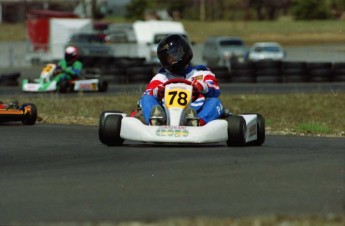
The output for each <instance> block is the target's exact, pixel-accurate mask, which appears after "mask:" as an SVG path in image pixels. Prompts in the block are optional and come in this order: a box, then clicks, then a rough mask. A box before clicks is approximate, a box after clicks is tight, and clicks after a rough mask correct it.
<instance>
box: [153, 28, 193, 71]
mask: <svg viewBox="0 0 345 226" xmlns="http://www.w3.org/2000/svg"><path fill="white" fill-rule="evenodd" d="M157 55H158V59H159V61H160V63H161V65H162V67H164V68H165V69H167V70H169V71H170V72H172V73H175V74H180V73H182V72H183V70H184V69H185V68H186V66H187V65H188V64H189V63H190V61H191V60H192V58H193V51H192V48H191V46H190V44H189V42H188V40H187V39H186V38H185V37H183V36H181V35H178V34H173V35H169V36H167V37H165V38H164V39H162V40H161V41H160V43H159V44H158V47H157Z"/></svg>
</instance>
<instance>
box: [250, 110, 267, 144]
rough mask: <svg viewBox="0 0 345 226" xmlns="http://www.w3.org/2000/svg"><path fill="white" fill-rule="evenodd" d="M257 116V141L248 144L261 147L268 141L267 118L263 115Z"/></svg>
mask: <svg viewBox="0 0 345 226" xmlns="http://www.w3.org/2000/svg"><path fill="white" fill-rule="evenodd" d="M256 115H257V123H256V128H257V139H256V140H254V141H251V142H249V143H247V144H248V145H250V146H261V145H262V144H263V143H264V142H265V139H266V125H265V118H264V117H263V116H262V115H261V114H256Z"/></svg>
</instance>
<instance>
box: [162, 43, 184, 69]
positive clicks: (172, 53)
mask: <svg viewBox="0 0 345 226" xmlns="http://www.w3.org/2000/svg"><path fill="white" fill-rule="evenodd" d="M163 48H164V47H163ZM184 54H185V51H184V50H183V48H182V46H181V45H175V46H171V47H167V48H166V49H163V50H162V55H161V56H162V57H161V59H160V60H161V63H162V65H163V66H170V65H174V64H176V63H178V62H179V61H180V60H181V59H182V57H183V56H184Z"/></svg>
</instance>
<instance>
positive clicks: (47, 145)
mask: <svg viewBox="0 0 345 226" xmlns="http://www.w3.org/2000/svg"><path fill="white" fill-rule="evenodd" d="M0 134H1V136H0V194H1V199H0V225H22V224H31V225H35V224H36V223H38V222H93V223H97V222H123V221H134V220H138V221H141V220H142V221H146V222H147V221H154V220H158V219H166V218H172V217H198V216H199V217H200V216H206V217H207V216H209V217H248V216H258V215H261V216H266V215H274V214H280V215H289V216H301V215H328V214H344V213H345V164H344V163H345V151H344V150H345V139H344V138H339V137H338V138H337V137H307V136H306V137H301V136H276V135H269V136H267V137H266V142H265V143H264V145H263V146H260V147H227V146H226V144H225V143H217V144H208V145H191V146H178V145H154V144H143V143H137V142H133V141H125V143H124V145H123V146H121V147H108V146H105V145H103V144H101V143H100V141H99V140H98V127H97V126H80V125H49V124H40V123H38V124H36V125H34V126H23V125H21V124H20V123H19V124H18V123H7V124H2V125H0Z"/></svg>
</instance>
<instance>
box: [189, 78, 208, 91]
mask: <svg viewBox="0 0 345 226" xmlns="http://www.w3.org/2000/svg"><path fill="white" fill-rule="evenodd" d="M192 86H193V90H194V91H196V92H198V93H207V92H208V86H207V84H206V83H205V82H198V81H197V80H193V82H192Z"/></svg>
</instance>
